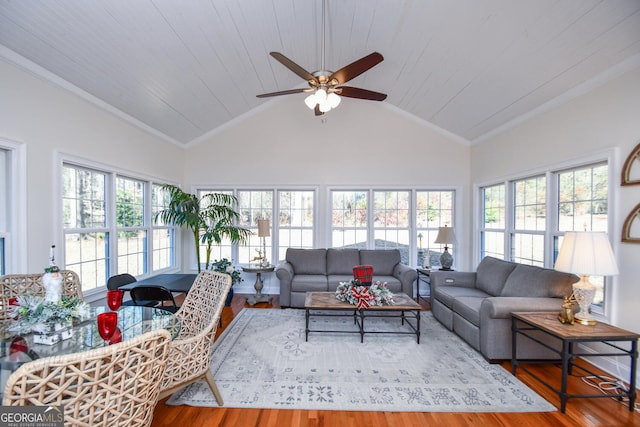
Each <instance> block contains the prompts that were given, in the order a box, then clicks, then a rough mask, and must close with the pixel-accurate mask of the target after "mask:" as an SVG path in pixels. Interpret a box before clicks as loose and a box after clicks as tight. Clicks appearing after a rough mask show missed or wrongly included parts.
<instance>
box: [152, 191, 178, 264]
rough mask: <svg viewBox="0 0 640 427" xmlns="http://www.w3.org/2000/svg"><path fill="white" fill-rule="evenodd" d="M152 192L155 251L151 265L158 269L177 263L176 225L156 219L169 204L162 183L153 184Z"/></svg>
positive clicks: (153, 245)
mask: <svg viewBox="0 0 640 427" xmlns="http://www.w3.org/2000/svg"><path fill="white" fill-rule="evenodd" d="M152 188H153V191H152V193H151V215H152V216H151V218H153V222H152V227H151V229H152V233H153V242H152V245H151V247H152V248H153V249H152V252H153V260H152V262H151V265H153V266H154V268H155V269H156V270H162V269H165V268H169V267H171V266H173V265H174V264H175V251H174V249H175V235H174V232H175V229H174V227H172V226H170V225H167V224H164V223H162V221H161V220H160V219H158V220H157V221H156V219H155V218H156V214H157V213H158V212H160V211H161V210H163V209H166V208H167V207H168V205H169V198H168V197H167V195H166V192H165V190H163V189H162V185H159V184H153V185H152Z"/></svg>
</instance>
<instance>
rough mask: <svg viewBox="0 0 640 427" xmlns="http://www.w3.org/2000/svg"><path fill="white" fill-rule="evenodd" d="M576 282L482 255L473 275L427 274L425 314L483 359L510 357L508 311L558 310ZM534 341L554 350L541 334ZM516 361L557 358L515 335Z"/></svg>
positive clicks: (556, 273) (569, 277) (568, 276)
mask: <svg viewBox="0 0 640 427" xmlns="http://www.w3.org/2000/svg"><path fill="white" fill-rule="evenodd" d="M578 280H579V278H578V277H577V276H576V275H574V274H569V273H561V272H559V271H555V270H550V269H545V268H541V267H534V266H530V265H524V264H516V263H513V262H508V261H503V260H500V259H497V258H492V257H485V258H484V259H483V260H482V261H481V262H480V264H479V265H478V268H477V271H476V272H458V271H432V272H431V311H432V313H433V316H434V317H435V318H436V319H438V320H439V321H440V322H441V323H442V324H443V325H444V326H446V327H447V328H448V329H450V330H452V331H454V332H455V333H456V334H458V335H459V336H460V337H461V338H462V339H464V340H465V341H466V342H467V343H469V344H470V345H471V346H472V347H473V348H475V349H476V350H478V351H480V353H482V355H483V356H484V357H485V358H486V359H487V360H489V361H491V362H494V361H499V360H504V359H511V313H512V312H514V311H557V312H560V309H561V306H562V303H563V297H565V296H569V295H571V292H572V287H571V285H572V284H573V283H574V282H577V281H578ZM538 338H540V339H541V340H543V341H544V342H546V343H547V344H549V345H552V346H553V347H554V348H557V345H558V343H557V342H554V341H550V340H549V339H548V338H546V337H545V336H544V335H540V336H539V337H538ZM518 358H522V359H551V358H557V355H556V354H555V353H553V352H552V351H550V350H548V349H546V348H544V347H543V346H541V345H539V344H537V343H535V342H534V341H532V340H529V339H528V338H524V337H522V336H518Z"/></svg>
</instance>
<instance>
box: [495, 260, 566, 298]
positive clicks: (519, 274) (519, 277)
mask: <svg viewBox="0 0 640 427" xmlns="http://www.w3.org/2000/svg"><path fill="white" fill-rule="evenodd" d="M577 281H578V277H577V276H576V275H574V274H571V273H562V272H560V271H556V270H551V269H548V268H541V267H535V266H532V265H524V264H518V266H517V267H516V268H515V269H514V270H513V272H512V273H511V275H510V276H509V278H508V279H507V282H506V283H505V285H504V288H503V289H502V293H501V296H503V297H552V298H562V297H565V296H569V295H571V292H572V286H571V285H572V284H573V283H574V282H577Z"/></svg>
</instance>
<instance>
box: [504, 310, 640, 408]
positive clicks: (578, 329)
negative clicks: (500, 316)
mask: <svg viewBox="0 0 640 427" xmlns="http://www.w3.org/2000/svg"><path fill="white" fill-rule="evenodd" d="M540 332H542V333H544V334H546V335H549V336H551V337H553V338H555V339H556V340H558V341H559V342H561V343H562V346H561V350H560V351H558V350H557V349H556V348H554V347H552V346H550V345H548V344H546V343H544V342H542V341H540V340H539V339H538V338H536V336H535V334H536V333H540ZM511 333H512V340H513V341H512V342H513V344H512V348H511V366H512V367H511V372H512V374H513V375H515V374H516V369H517V368H520V369H522V370H523V371H525V372H527V373H528V374H529V375H531V376H532V377H533V378H535V379H536V380H538V381H540V382H541V383H542V384H544V385H545V386H547V387H548V388H549V389H551V390H552V391H554V392H556V393H557V394H558V396H560V412H562V413H564V411H565V408H566V405H567V400H568V399H569V398H576V397H580V398H591V397H606V398H611V397H616V396H617V397H619V398H621V397H625V396H626V397H628V398H629V411H633V410H634V405H635V401H636V367H637V360H638V338H640V335H639V334H636V333H634V332H629V331H626V330H624V329H620V328H617V327H615V326H612V325H607V324H606V323H597V324H596V325H592V326H591V325H581V324H578V323H575V324H573V325H569V324H563V323H560V321H558V313H557V312H553V313H548V312H545V313H540V312H518V313H511ZM518 335H522V336H525V337H527V338H529V339H532V340H533V341H535V342H537V343H538V344H540V345H542V346H544V347H546V348H548V349H549V350H551V351H553V352H554V353H557V354H558V355H559V356H560V360H561V362H562V380H561V383H560V384H561V385H560V390H558V389H557V388H554V387H553V386H551V385H550V384H548V383H547V382H545V381H544V380H543V379H542V378H540V377H538V376H536V375H535V374H534V373H532V372H531V371H530V370H528V369H527V368H526V367H525V366H523V363H524V362H521V361H519V360H518V359H517V357H516V355H517V346H518V343H517V337H518ZM587 342H597V343H602V344H605V345H606V346H607V347H606V348H605V349H606V350H608V349H611V350H610V352H597V353H593V352H589V353H584V352H582V353H581V352H580V351H579V350H578V346H577V344H579V343H587ZM620 342H628V343H629V347H630V348H629V349H626V348H623V347H621V346H620V345H618V343H620ZM603 356H606V357H620V356H623V357H629V358H630V367H631V378H630V379H629V389H628V390H625V391H624V392H620V393H607V394H602V393H600V394H569V393H568V392H567V377H568V375H571V371H572V369H573V368H574V367H576V368H578V369H581V370H582V371H585V372H587V373H589V374H591V375H593V376H595V377H597V378H599V379H603V380H604V378H602V377H601V376H600V375H598V374H596V373H595V372H592V371H591V370H589V369H588V368H586V367H584V366H580V365H579V364H577V363H576V360H575V359H576V358H577V357H582V358H585V357H603ZM549 362H550V361H549V360H546V361H527V362H526V363H549Z"/></svg>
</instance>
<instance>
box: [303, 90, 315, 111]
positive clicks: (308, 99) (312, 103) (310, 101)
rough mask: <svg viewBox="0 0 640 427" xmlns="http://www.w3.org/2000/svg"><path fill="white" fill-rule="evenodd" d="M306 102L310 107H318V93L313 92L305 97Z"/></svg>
mask: <svg viewBox="0 0 640 427" xmlns="http://www.w3.org/2000/svg"><path fill="white" fill-rule="evenodd" d="M304 103H305V104H307V107H309V109H311V110H313V109H314V108H316V104H317V102H316V94H315V93H312V94H311V95H309V96H307V97H306V98H305V99H304Z"/></svg>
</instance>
